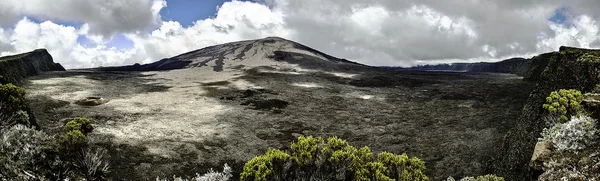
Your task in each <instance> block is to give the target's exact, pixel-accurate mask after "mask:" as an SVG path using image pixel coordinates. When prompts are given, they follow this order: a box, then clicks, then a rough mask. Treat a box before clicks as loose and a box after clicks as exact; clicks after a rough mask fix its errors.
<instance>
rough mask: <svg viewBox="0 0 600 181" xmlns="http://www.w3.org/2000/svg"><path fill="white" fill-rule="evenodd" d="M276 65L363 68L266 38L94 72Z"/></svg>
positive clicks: (304, 48)
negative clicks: (281, 62)
mask: <svg viewBox="0 0 600 181" xmlns="http://www.w3.org/2000/svg"><path fill="white" fill-rule="evenodd" d="M278 61H279V62H280V61H284V62H288V63H293V64H298V65H301V66H304V67H308V68H319V69H324V70H332V69H354V68H358V67H364V66H363V65H361V64H358V63H355V62H351V61H348V60H345V59H340V58H336V57H333V56H330V55H327V54H325V53H322V52H320V51H317V50H314V49H312V48H310V47H307V46H304V45H302V44H299V43H296V42H293V41H290V40H286V39H283V38H279V37H268V38H263V39H258V40H247V41H239V42H232V43H226V44H221V45H215V46H210V47H206V48H202V49H199V50H195V51H191V52H188V53H184V54H181V55H178V56H175V57H172V58H165V59H162V60H160V61H157V62H154V63H150V64H144V65H140V64H135V65H130V66H122V67H103V68H98V69H99V70H105V71H161V70H173V69H184V68H193V67H212V69H213V70H214V71H215V72H221V71H223V70H224V69H239V68H242V67H258V66H269V65H272V64H274V63H275V62H278Z"/></svg>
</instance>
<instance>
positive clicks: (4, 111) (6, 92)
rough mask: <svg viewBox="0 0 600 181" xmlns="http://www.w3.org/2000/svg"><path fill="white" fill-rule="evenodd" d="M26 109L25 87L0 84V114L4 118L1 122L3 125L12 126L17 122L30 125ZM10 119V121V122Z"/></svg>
mask: <svg viewBox="0 0 600 181" xmlns="http://www.w3.org/2000/svg"><path fill="white" fill-rule="evenodd" d="M24 110H27V105H26V104H25V91H24V90H23V88H21V87H18V86H15V85H13V84H0V116H2V117H3V118H4V119H3V120H2V121H3V122H2V123H0V125H2V127H11V126H13V125H16V124H22V125H26V126H30V123H29V116H27V117H26V118H27V119H21V118H24V116H23V113H25V115H27V113H26V112H24ZM8 121H10V123H9V122H8Z"/></svg>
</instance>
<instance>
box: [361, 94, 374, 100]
mask: <svg viewBox="0 0 600 181" xmlns="http://www.w3.org/2000/svg"><path fill="white" fill-rule="evenodd" d="M373 97H375V96H372V95H362V96H360V98H361V99H371V98H373Z"/></svg>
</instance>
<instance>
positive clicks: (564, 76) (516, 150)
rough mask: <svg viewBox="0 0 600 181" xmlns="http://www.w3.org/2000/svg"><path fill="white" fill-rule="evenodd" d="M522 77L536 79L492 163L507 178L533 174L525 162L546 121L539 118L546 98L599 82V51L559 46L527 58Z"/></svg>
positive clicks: (523, 177)
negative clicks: (560, 90)
mask: <svg viewBox="0 0 600 181" xmlns="http://www.w3.org/2000/svg"><path fill="white" fill-rule="evenodd" d="M527 69H528V71H527V72H526V74H525V75H524V79H526V80H532V81H536V82H537V85H536V88H534V90H533V91H532V92H531V94H530V96H529V98H528V100H527V103H526V104H525V106H524V107H523V111H522V112H521V116H520V117H519V119H518V120H517V122H516V124H515V125H514V127H513V128H512V129H511V130H510V131H509V132H508V133H507V134H506V136H505V140H504V145H502V148H499V150H503V151H502V152H501V153H499V154H500V155H502V158H501V159H500V160H497V163H495V164H494V167H495V169H496V172H497V173H500V175H502V176H504V177H505V178H507V179H508V180H530V179H535V175H534V174H533V172H532V171H531V170H530V168H529V166H528V163H529V160H530V158H531V156H532V153H533V149H534V147H535V144H536V142H537V138H538V137H540V133H541V131H542V129H543V128H544V127H545V122H544V120H543V119H542V116H543V113H544V109H543V108H542V104H543V103H544V101H545V97H546V96H548V94H549V93H550V92H552V91H556V90H558V89H577V90H580V91H582V92H589V91H591V90H592V89H594V87H595V86H596V84H598V83H600V50H587V49H579V48H571V47H561V48H560V50H559V51H558V52H551V53H545V54H541V55H539V56H536V57H533V58H531V59H530V65H529V66H528V67H527ZM499 147H500V146H499Z"/></svg>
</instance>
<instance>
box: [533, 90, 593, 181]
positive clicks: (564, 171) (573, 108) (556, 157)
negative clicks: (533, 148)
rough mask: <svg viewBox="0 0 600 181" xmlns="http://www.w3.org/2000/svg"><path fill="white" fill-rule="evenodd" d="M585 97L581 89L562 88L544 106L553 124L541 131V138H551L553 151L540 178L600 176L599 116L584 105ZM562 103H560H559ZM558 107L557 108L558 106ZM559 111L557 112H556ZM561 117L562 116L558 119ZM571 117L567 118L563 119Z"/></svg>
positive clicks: (584, 178) (577, 178) (552, 94)
mask: <svg viewBox="0 0 600 181" xmlns="http://www.w3.org/2000/svg"><path fill="white" fill-rule="evenodd" d="M584 96H585V95H582V94H581V92H580V91H578V90H563V89H561V90H559V91H554V92H551V93H550V96H549V97H548V98H547V101H546V104H544V105H543V107H544V109H546V110H548V115H545V116H546V117H549V118H548V119H546V120H547V121H548V120H556V119H560V120H562V121H561V122H550V123H549V124H548V125H552V124H553V125H552V126H550V127H548V128H545V129H544V130H543V131H542V133H541V138H539V140H540V141H550V142H551V143H552V147H553V149H554V150H553V152H552V154H551V156H550V158H549V159H547V160H545V162H544V163H543V167H544V168H543V171H544V172H543V173H542V174H541V175H540V176H539V180H590V179H594V178H600V174H599V173H600V157H599V155H600V152H599V151H598V148H599V146H600V144H599V143H600V140H599V138H600V137H599V134H600V132H598V128H597V126H598V121H597V120H598V118H597V117H592V116H591V115H592V114H590V112H589V111H592V110H587V109H597V107H586V108H584V107H583V106H581V103H582V101H583V100H584ZM556 105H560V106H556ZM557 107H558V108H559V109H556V108H557ZM557 113H558V114H557ZM559 116H560V118H558V117H559ZM567 116H568V119H566V120H565V119H564V118H565V117H567Z"/></svg>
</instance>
